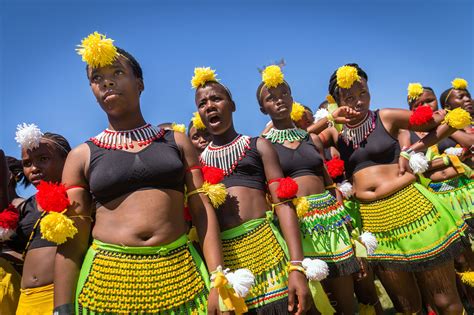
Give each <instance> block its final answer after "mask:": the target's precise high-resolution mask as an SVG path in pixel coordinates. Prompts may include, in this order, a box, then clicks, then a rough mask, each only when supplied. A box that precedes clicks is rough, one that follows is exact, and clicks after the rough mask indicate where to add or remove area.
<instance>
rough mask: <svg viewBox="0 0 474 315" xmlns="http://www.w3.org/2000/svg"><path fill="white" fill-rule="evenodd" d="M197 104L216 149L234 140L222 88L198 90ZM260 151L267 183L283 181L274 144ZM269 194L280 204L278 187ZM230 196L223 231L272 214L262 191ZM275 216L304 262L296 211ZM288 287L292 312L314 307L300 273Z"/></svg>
mask: <svg viewBox="0 0 474 315" xmlns="http://www.w3.org/2000/svg"><path fill="white" fill-rule="evenodd" d="M195 103H196V107H197V109H198V113H199V115H200V117H201V120H202V121H203V123H204V125H205V126H206V129H207V130H208V131H209V133H210V134H211V135H212V137H213V143H214V144H215V145H225V144H227V143H229V142H231V141H232V140H233V139H235V137H236V136H237V135H238V133H237V132H236V131H235V128H234V124H233V120H232V114H233V112H235V109H236V108H235V104H234V102H233V101H232V100H231V99H230V96H229V94H228V93H227V92H226V90H225V88H224V87H223V86H222V85H220V84H217V83H207V84H206V85H205V86H204V87H199V88H198V89H197V90H196V94H195ZM257 150H258V152H259V154H260V156H261V158H262V162H263V165H264V169H265V175H266V177H267V179H268V178H270V179H272V178H281V177H282V176H283V174H282V172H281V168H280V165H279V162H278V156H277V155H276V152H275V151H274V149H273V147H272V146H271V143H270V142H268V141H266V140H265V139H259V140H258V141H257ZM269 191H270V194H271V198H272V200H274V202H275V203H276V202H278V200H279V199H278V197H277V196H276V183H274V184H271V185H270V187H269ZM227 192H228V197H227V200H226V202H225V203H224V205H222V206H220V207H219V208H218V209H216V210H217V211H216V213H217V217H218V220H219V225H220V228H221V230H222V231H225V230H228V229H230V228H232V227H236V226H239V225H241V224H242V223H244V222H247V221H249V220H252V219H257V218H264V217H265V212H266V211H267V210H269V206H268V203H267V200H266V193H265V192H264V191H262V190H259V189H253V188H248V187H244V186H235V187H229V188H227ZM275 212H276V214H277V215H278V217H279V220H280V226H281V229H282V232H283V236H284V238H285V240H286V243H287V244H288V248H289V252H290V259H292V260H301V259H302V258H303V253H302V249H301V241H300V238H299V231H298V223H297V217H296V215H295V213H294V210H293V209H291V208H290V207H289V206H288V205H287V204H282V205H280V206H277V207H275ZM288 287H289V310H290V309H292V310H294V311H297V312H296V314H302V313H304V312H305V311H306V310H307V309H308V308H309V304H310V303H311V302H310V298H309V289H308V287H307V281H306V278H305V276H304V275H303V274H301V273H299V272H291V273H290V274H289V285H288ZM294 294H296V295H297V296H298V304H297V305H293V303H292V301H293V298H294Z"/></svg>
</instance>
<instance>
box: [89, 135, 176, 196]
mask: <svg viewBox="0 0 474 315" xmlns="http://www.w3.org/2000/svg"><path fill="white" fill-rule="evenodd" d="M86 143H87V144H88V145H89V148H90V151H91V157H90V166H89V188H90V191H91V193H92V195H93V196H94V198H95V200H96V201H97V202H98V203H100V204H104V203H107V202H109V201H112V200H114V199H116V198H118V197H120V196H123V195H125V194H128V193H131V192H134V191H136V190H142V189H154V188H156V189H173V190H177V191H180V192H183V191H184V164H183V162H182V156H181V155H182V154H181V151H180V149H179V148H178V146H177V144H176V142H175V140H174V132H173V131H169V130H168V131H166V132H165V133H164V135H163V136H162V137H161V138H159V139H156V140H155V141H153V142H152V143H150V144H149V145H148V146H147V147H145V148H144V149H142V150H141V151H139V152H136V153H133V152H128V151H123V150H107V149H104V148H100V147H98V146H96V145H95V144H94V143H92V141H87V142H86Z"/></svg>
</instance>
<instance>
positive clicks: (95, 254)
mask: <svg viewBox="0 0 474 315" xmlns="http://www.w3.org/2000/svg"><path fill="white" fill-rule="evenodd" d="M208 294H209V276H208V274H207V271H206V268H205V265H204V263H203V261H202V260H201V258H200V257H199V255H198V254H197V252H196V250H195V249H194V248H193V247H192V244H190V242H188V240H187V237H186V236H185V235H183V236H181V237H180V238H179V239H177V240H176V241H174V242H172V243H170V244H167V245H164V246H153V247H125V246H120V245H113V244H107V243H103V242H100V241H98V240H94V242H93V244H92V245H91V247H90V248H89V250H88V252H87V254H86V257H85V260H84V263H83V265H82V269H81V273H80V276H79V281H78V285H77V290H76V314H111V313H112V314H170V315H171V314H173V315H174V314H176V315H177V314H207V297H208Z"/></svg>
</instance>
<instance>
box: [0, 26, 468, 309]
mask: <svg viewBox="0 0 474 315" xmlns="http://www.w3.org/2000/svg"><path fill="white" fill-rule="evenodd" d="M78 53H79V54H80V55H81V56H82V59H83V60H84V61H85V62H86V63H87V67H86V71H87V72H86V75H87V78H88V79H89V84H90V86H91V89H92V93H93V94H94V96H95V97H96V99H97V101H98V103H99V104H100V106H101V108H102V110H103V111H104V112H105V113H106V115H107V118H108V122H107V128H106V129H105V130H104V131H103V132H101V133H100V134H98V135H96V136H93V137H91V138H90V139H89V140H88V141H86V142H85V143H83V144H81V145H79V146H77V147H76V148H74V149H72V150H71V147H70V145H69V143H68V141H67V140H66V139H65V138H64V137H63V136H61V135H58V134H54V133H50V132H46V133H42V132H41V130H40V129H39V128H38V127H37V126H36V125H34V124H22V125H19V126H18V130H17V133H16V140H17V141H18V143H19V144H20V146H21V161H18V160H16V159H14V158H9V157H5V156H4V154H3V152H2V151H1V150H0V174H1V177H0V178H1V183H0V202H1V205H0V206H1V207H2V209H5V210H3V211H2V212H1V213H0V236H1V240H2V244H3V251H2V256H1V257H0V267H1V268H0V271H1V272H0V273H1V274H0V278H1V277H3V280H2V282H3V283H4V284H5V285H4V287H5V290H4V292H2V294H3V296H4V297H3V299H2V300H1V301H0V313H1V314H15V312H16V314H53V313H54V314H58V315H70V314H220V313H221V312H222V313H235V314H242V313H250V314H288V313H291V314H293V313H294V314H305V313H308V314H323V315H326V314H356V313H360V314H383V312H384V311H383V308H382V305H381V303H380V301H379V297H378V293H377V290H376V287H375V285H374V278H375V277H378V279H379V280H380V281H381V283H382V284H383V287H384V288H385V290H386V291H387V293H388V295H389V297H390V299H391V301H392V302H393V305H394V308H395V309H396V311H397V312H398V313H401V314H418V313H420V314H421V312H422V311H423V310H425V311H428V312H432V313H431V314H463V313H465V308H464V306H463V304H462V302H461V297H463V300H467V301H468V302H474V289H473V286H474V256H473V254H472V250H471V239H470V235H471V234H470V233H471V229H472V227H473V224H474V221H473V219H474V199H473V197H472V196H473V195H472V192H473V190H474V184H473V179H472V171H471V167H472V161H473V158H472V150H473V145H474V133H473V131H472V118H471V117H472V116H471V115H472V114H473V103H472V99H471V96H470V94H469V91H468V90H467V82H466V81H465V80H463V79H456V80H454V81H453V82H452V87H451V88H450V89H448V90H446V91H445V92H443V93H442V94H441V96H440V103H441V107H442V109H439V108H438V102H437V98H436V96H435V94H434V91H433V90H432V89H431V88H429V87H425V86H423V85H421V84H419V83H413V84H410V85H409V87H408V96H407V104H408V108H407V109H388V108H387V109H380V110H371V108H370V91H369V87H368V75H367V74H366V73H365V72H364V70H363V69H361V68H360V67H359V66H358V65H357V64H346V65H344V66H342V67H340V68H338V69H337V70H336V71H334V73H333V74H332V75H331V77H330V79H329V87H328V97H327V101H326V102H324V103H323V104H321V108H320V109H319V110H318V111H317V112H316V113H315V114H314V115H313V113H312V112H311V109H310V108H308V107H304V106H302V105H301V104H299V103H296V102H294V99H293V97H292V92H291V88H290V84H289V82H288V81H286V80H285V78H284V74H283V72H282V69H281V68H280V67H279V66H277V65H270V66H268V67H266V68H265V69H264V70H263V71H262V73H261V75H262V82H261V83H260V85H259V86H258V87H256V98H257V103H258V105H259V109H260V111H261V113H262V114H264V115H268V116H269V117H270V118H271V122H270V123H269V124H268V125H267V126H266V127H265V126H262V130H263V132H262V134H261V135H259V136H256V137H251V136H247V135H243V134H240V133H239V132H238V131H237V128H236V126H234V122H233V113H234V112H235V111H236V110H237V106H236V104H235V102H234V100H233V98H232V93H231V91H230V89H229V88H228V87H227V86H225V85H224V84H223V83H222V82H221V81H219V80H218V79H217V78H216V73H215V71H214V70H212V69H210V68H196V69H194V76H193V77H192V80H191V85H192V87H193V88H194V89H195V105H196V112H195V113H194V114H193V116H192V119H191V122H190V124H189V126H188V132H187V134H186V133H185V129H186V128H184V126H181V125H177V124H175V123H173V124H164V125H162V126H155V125H152V124H150V123H147V121H146V119H145V118H144V117H143V115H142V112H141V109H140V95H141V93H142V92H143V90H144V87H145V85H144V79H143V74H142V69H141V67H140V64H139V63H138V61H137V60H136V59H135V58H134V57H133V56H132V55H131V54H130V53H128V52H127V51H125V50H123V49H121V48H118V47H116V46H114V44H113V41H112V40H111V39H109V38H106V37H105V36H104V35H101V34H99V33H93V34H91V35H89V36H88V37H87V38H85V39H84V40H83V41H82V43H81V45H80V46H79V48H78ZM190 116H191V114H190ZM18 184H24V185H29V184H32V185H34V186H35V187H36V188H37V194H35V195H34V196H32V197H30V198H28V199H22V198H21V197H20V196H18V195H17V193H16V190H15V189H16V186H17V185H18ZM19 274H21V280H20V276H19ZM18 296H19V297H18ZM354 296H355V298H356V300H357V301H358V303H359V304H357V303H355V298H354Z"/></svg>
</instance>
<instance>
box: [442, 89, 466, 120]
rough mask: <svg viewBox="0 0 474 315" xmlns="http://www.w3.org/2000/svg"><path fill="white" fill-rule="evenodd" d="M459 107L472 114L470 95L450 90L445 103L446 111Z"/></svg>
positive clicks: (461, 91) (464, 91)
mask: <svg viewBox="0 0 474 315" xmlns="http://www.w3.org/2000/svg"><path fill="white" fill-rule="evenodd" d="M458 107H461V108H462V109H465V110H466V111H468V112H469V113H471V114H472V102H471V95H470V94H469V92H468V91H466V90H452V91H451V93H450V94H449V97H448V100H447V101H446V108H447V109H455V108H458Z"/></svg>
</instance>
